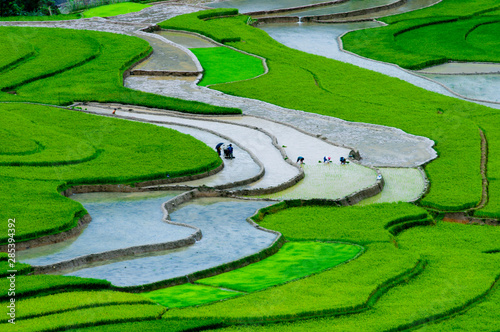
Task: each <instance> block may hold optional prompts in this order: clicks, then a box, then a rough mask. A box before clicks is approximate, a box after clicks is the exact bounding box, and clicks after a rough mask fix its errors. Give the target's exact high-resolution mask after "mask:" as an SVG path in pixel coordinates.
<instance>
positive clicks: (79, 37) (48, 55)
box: [0, 27, 100, 91]
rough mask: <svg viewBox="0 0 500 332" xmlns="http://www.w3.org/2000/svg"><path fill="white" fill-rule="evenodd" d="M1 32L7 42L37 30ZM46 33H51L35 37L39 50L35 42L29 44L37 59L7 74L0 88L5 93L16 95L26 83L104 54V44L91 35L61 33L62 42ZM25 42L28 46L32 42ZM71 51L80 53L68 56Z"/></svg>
mask: <svg viewBox="0 0 500 332" xmlns="http://www.w3.org/2000/svg"><path fill="white" fill-rule="evenodd" d="M1 30H2V33H3V34H4V36H3V38H6V39H7V38H11V36H17V35H18V34H22V35H26V34H28V33H29V31H34V30H33V28H19V27H4V28H3V29H1ZM51 30H53V29H51ZM46 31H47V33H38V32H36V33H35V35H36V36H33V37H32V38H33V39H34V38H36V43H34V44H35V45H36V46H35V45H33V41H34V40H33V39H31V40H30V41H29V42H30V44H31V45H32V47H33V48H34V49H35V54H34V55H33V57H31V58H29V59H27V61H25V62H23V63H21V64H18V65H17V66H12V67H11V68H9V70H6V71H4V73H3V74H2V83H1V85H0V89H1V90H2V91H12V90H15V89H16V88H17V87H18V86H21V85H24V84H26V83H29V82H32V81H35V80H38V79H41V78H44V77H47V76H52V75H54V74H55V73H58V72H62V71H65V70H67V69H69V68H73V67H76V66H79V65H81V64H84V63H86V62H88V61H90V60H92V59H94V58H96V57H97V56H98V55H99V54H100V44H99V43H98V42H97V41H96V40H95V39H94V38H92V37H91V36H90V35H89V34H88V33H87V32H83V31H82V33H78V34H75V32H74V31H72V30H66V29H61V30H60V31H58V33H57V34H58V37H59V38H54V36H53V34H51V33H49V32H50V30H46ZM22 40H23V41H25V42H28V40H29V38H24V39H22ZM40 45H50V48H49V47H43V48H39V46H40ZM68 50H78V51H77V52H68ZM15 53H17V52H15ZM54 59H57V61H54Z"/></svg>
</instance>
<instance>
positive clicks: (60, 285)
mask: <svg viewBox="0 0 500 332" xmlns="http://www.w3.org/2000/svg"><path fill="white" fill-rule="evenodd" d="M9 285H10V281H9V280H8V279H7V278H1V279H0V299H1V300H2V301H8V300H9V299H10V297H9V294H8V293H9ZM110 285H111V283H110V282H109V281H106V280H100V279H89V278H78V277H66V276H57V275H35V276H18V277H17V278H16V301H17V300H19V299H21V298H23V297H28V296H33V295H36V294H40V293H43V294H50V293H56V292H58V291H60V290H61V289H64V290H66V291H67V290H71V289H79V290H91V289H108V288H109V287H110Z"/></svg>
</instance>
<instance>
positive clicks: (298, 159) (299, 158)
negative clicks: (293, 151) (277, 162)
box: [297, 156, 304, 164]
mask: <svg viewBox="0 0 500 332" xmlns="http://www.w3.org/2000/svg"><path fill="white" fill-rule="evenodd" d="M297 162H298V163H301V164H303V163H304V157H302V156H299V157H298V158H297Z"/></svg>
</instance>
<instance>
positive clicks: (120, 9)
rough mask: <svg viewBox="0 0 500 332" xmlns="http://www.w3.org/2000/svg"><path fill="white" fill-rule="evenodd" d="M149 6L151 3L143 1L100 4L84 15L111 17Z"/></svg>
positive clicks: (86, 16)
mask: <svg viewBox="0 0 500 332" xmlns="http://www.w3.org/2000/svg"><path fill="white" fill-rule="evenodd" d="M148 7H151V5H144V4H141V3H134V2H121V3H114V4H111V5H106V6H99V7H95V8H91V9H88V10H86V11H84V12H83V17H85V18H88V17H109V16H116V15H123V14H128V13H134V12H138V11H141V10H143V9H144V8H148Z"/></svg>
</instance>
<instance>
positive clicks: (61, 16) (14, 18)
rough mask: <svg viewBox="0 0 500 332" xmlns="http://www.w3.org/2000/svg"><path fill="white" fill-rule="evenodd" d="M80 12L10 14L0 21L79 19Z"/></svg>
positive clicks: (0, 18)
mask: <svg viewBox="0 0 500 332" xmlns="http://www.w3.org/2000/svg"><path fill="white" fill-rule="evenodd" d="M80 17H81V15H80V14H79V13H78V14H59V15H52V16H8V17H0V21H66V20H76V19H79V18H80Z"/></svg>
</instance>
